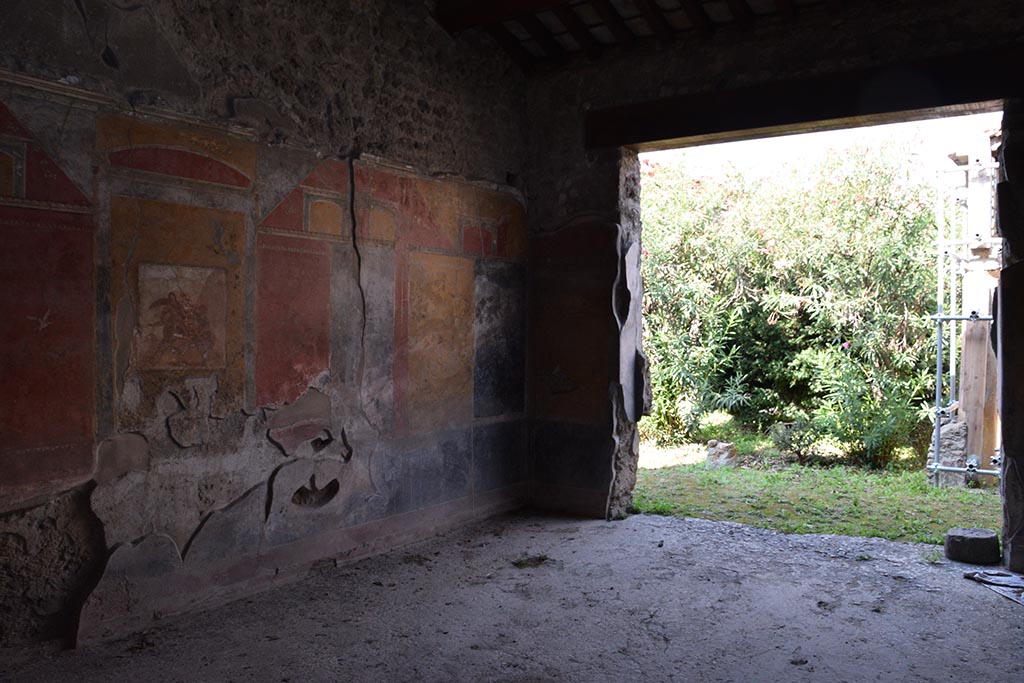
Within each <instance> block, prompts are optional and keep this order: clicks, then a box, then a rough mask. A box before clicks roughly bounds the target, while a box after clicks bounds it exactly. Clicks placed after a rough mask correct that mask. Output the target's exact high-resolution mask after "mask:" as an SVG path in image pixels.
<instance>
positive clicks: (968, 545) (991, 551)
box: [946, 529, 1002, 564]
mask: <svg viewBox="0 0 1024 683" xmlns="http://www.w3.org/2000/svg"><path fill="white" fill-rule="evenodd" d="M946 557H947V558H949V559H950V560H955V561H956V562H966V563H968V564H998V563H999V560H1001V559H1002V553H1001V552H1000V551H999V535H998V534H997V533H996V532H994V531H992V530H990V529H950V530H949V531H948V532H946Z"/></svg>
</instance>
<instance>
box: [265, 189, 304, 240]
mask: <svg viewBox="0 0 1024 683" xmlns="http://www.w3.org/2000/svg"><path fill="white" fill-rule="evenodd" d="M302 201H303V200H302V190H292V191H291V192H289V193H288V195H287V196H285V198H284V199H282V200H281V203H280V204H278V205H277V206H276V207H274V210H273V211H271V212H270V215H268V216H267V217H266V218H265V219H263V223H262V224H261V227H264V228H276V229H278V230H295V231H298V232H302V211H303V209H302Z"/></svg>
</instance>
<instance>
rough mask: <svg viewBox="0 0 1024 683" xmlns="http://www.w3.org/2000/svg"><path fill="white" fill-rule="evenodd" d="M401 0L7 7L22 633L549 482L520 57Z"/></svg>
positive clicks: (229, 577)
mask: <svg viewBox="0 0 1024 683" xmlns="http://www.w3.org/2000/svg"><path fill="white" fill-rule="evenodd" d="M386 4H387V5H389V7H388V8H386V9H385V8H384V5H385V3H369V2H356V1H353V2H308V3H291V2H269V1H268V2H259V3H242V4H239V5H237V6H236V4H235V3H228V4H225V3H218V2H210V3H203V2H199V3H179V2H174V1H172V0H167V1H164V2H157V3H149V4H148V5H147V6H146V7H141V6H140V7H138V8H134V9H133V8H128V9H119V8H118V7H117V6H116V4H115V3H107V2H100V1H89V0H86V1H84V2H81V3H65V2H56V1H53V2H50V1H48V0H44V1H43V2H40V3H35V2H33V3H15V7H14V8H13V10H12V11H10V12H8V11H7V10H5V14H6V16H5V17H4V19H3V21H4V25H3V29H2V31H3V35H4V36H5V39H6V40H5V42H4V46H3V48H0V64H2V65H3V66H4V67H5V68H6V69H7V71H6V72H2V73H0V251H2V253H3V254H4V257H3V258H4V267H2V268H0V278H2V280H3V283H2V284H3V287H2V288H0V315H2V317H3V318H4V320H6V321H8V324H7V327H6V328H5V330H4V333H3V335H2V336H0V345H2V348H0V354H2V355H0V362H2V367H3V378H4V380H3V382H0V385H2V386H0V392H3V405H4V411H3V414H2V415H0V432H2V435H3V439H2V441H0V624H2V625H0V644H4V643H11V642H18V641H21V640H26V639H45V638H64V639H74V638H75V637H76V636H77V638H78V639H79V640H89V639H94V638H100V637H106V636H109V635H113V634H116V633H122V632H125V631H128V630H131V629H135V628H141V627H143V626H145V625H146V624H147V623H148V622H149V621H151V620H152V619H153V618H154V617H159V616H160V615H164V614H169V613H174V612H178V611H181V610H184V609H189V608H192V607H196V606H200V605H204V604H210V603H212V602H216V601H221V600H224V599H228V598H231V597H233V596H237V595H240V594H243V593H245V592H249V591H252V590H254V589H258V588H259V587H261V586H266V585H270V584H272V583H275V582H279V581H282V580H286V579H287V578H288V577H289V576H292V575H294V574H295V572H297V571H301V570H302V569H303V568H305V567H308V566H310V565H311V564H312V563H314V562H316V561H318V560H320V559H322V558H325V557H333V556H338V555H341V556H343V557H354V556H358V555H360V554H365V553H369V552H374V551H379V550H382V549H385V548H388V547H393V546H394V545H396V544H398V543H402V542H406V541H409V540H413V539H416V538H419V537H422V536H424V535H427V534H430V533H433V532H436V531H437V530H440V529H444V528H448V527H450V526H452V525H454V524H457V523H460V522H462V521H466V520H469V519H473V518H477V517H480V516H483V515H486V514H489V513H491V512H493V511H495V510H500V509H507V508H509V507H513V506H516V505H519V504H521V503H522V502H523V501H524V500H525V499H526V497H527V479H528V476H529V473H528V469H527V461H526V452H525V448H526V431H525V425H524V419H523V418H524V413H525V372H526V371H525V353H526V340H525V327H526V326H525V314H526V313H525V302H526V271H525V269H526V258H527V248H528V247H527V245H528V240H527V226H526V210H525V206H524V201H523V199H522V196H521V194H520V193H519V191H518V189H517V188H516V187H515V184H516V183H519V182H520V180H519V179H520V178H521V175H522V159H521V157H522V154H523V150H524V149H525V140H524V133H523V130H524V128H523V125H522V119H523V117H522V109H521V104H520V101H521V99H522V95H523V88H524V81H523V77H522V76H521V75H520V74H519V73H518V72H517V71H516V70H515V69H514V67H512V66H511V65H510V63H509V62H508V60H506V59H505V58H504V57H503V56H502V55H501V54H500V53H499V52H497V51H496V50H495V49H494V48H493V46H491V45H476V44H473V43H472V41H469V42H467V41H459V42H456V41H454V40H453V39H452V38H450V37H449V36H447V35H446V34H444V33H443V31H441V29H440V28H438V27H437V26H436V25H434V24H433V22H432V21H431V20H430V19H429V17H428V16H427V13H426V8H425V7H424V6H423V4H422V3H415V2H411V1H410V2H402V3H386ZM399 5H401V6H400V7H399ZM98 27H105V28H103V29H102V31H101V30H99V29H98ZM510 182H511V183H513V184H512V185H509V183H510Z"/></svg>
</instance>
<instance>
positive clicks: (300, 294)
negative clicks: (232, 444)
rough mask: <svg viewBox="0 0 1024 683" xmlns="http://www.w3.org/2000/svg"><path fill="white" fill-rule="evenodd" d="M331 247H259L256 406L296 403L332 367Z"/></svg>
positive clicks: (261, 241)
mask: <svg viewBox="0 0 1024 683" xmlns="http://www.w3.org/2000/svg"><path fill="white" fill-rule="evenodd" d="M329 246H330V245H329V244H327V243H325V242H322V241H320V240H313V239H308V238H302V237H288V236H283V235H268V234H261V235H259V236H258V238H257V243H256V403H257V404H258V405H275V404H276V405H281V404H284V403H290V402H292V401H295V400H296V399H297V398H298V397H299V396H301V395H302V393H303V392H304V391H305V390H306V388H307V387H308V386H309V385H310V383H311V382H312V381H313V379H314V378H315V377H316V376H317V375H319V374H320V373H322V372H323V371H325V370H326V369H327V368H328V366H329V364H330V324H331V311H330V288H331V261H330V251H329Z"/></svg>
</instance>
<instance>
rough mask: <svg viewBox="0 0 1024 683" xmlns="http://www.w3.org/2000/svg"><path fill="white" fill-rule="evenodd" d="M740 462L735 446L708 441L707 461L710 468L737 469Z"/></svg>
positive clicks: (724, 442)
mask: <svg viewBox="0 0 1024 683" xmlns="http://www.w3.org/2000/svg"><path fill="white" fill-rule="evenodd" d="M739 460H740V456H739V454H738V453H737V452H736V446H734V445H733V444H731V443H729V442H728V441H717V440H715V439H712V440H711V441H708V457H707V460H706V461H705V464H706V465H707V466H708V467H735V466H736V465H738V464H739Z"/></svg>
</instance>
